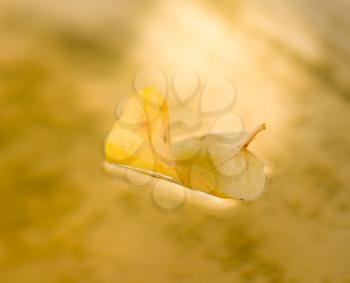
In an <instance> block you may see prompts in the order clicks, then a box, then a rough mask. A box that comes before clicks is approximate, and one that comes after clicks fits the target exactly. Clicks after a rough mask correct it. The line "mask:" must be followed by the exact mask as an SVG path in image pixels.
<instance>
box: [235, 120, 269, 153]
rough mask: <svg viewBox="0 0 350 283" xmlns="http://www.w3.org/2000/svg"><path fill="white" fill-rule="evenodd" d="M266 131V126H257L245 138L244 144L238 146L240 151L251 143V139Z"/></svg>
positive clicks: (263, 124)
mask: <svg viewBox="0 0 350 283" xmlns="http://www.w3.org/2000/svg"><path fill="white" fill-rule="evenodd" d="M265 129H266V124H265V123H262V124H260V125H259V126H257V127H256V128H255V129H254V130H253V131H252V132H251V133H250V134H249V136H248V137H247V139H246V140H245V142H244V143H242V145H241V146H240V149H242V148H247V147H248V145H249V144H250V143H251V142H252V141H253V139H254V138H255V137H256V136H257V135H258V134H259V133H260V132H261V131H263V130H265Z"/></svg>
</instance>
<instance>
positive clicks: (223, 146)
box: [105, 88, 265, 200]
mask: <svg viewBox="0 0 350 283" xmlns="http://www.w3.org/2000/svg"><path fill="white" fill-rule="evenodd" d="M131 117H133V118H131ZM126 118H127V119H126ZM125 120H128V121H133V123H132V125H129V124H128V123H124V122H123V121H125ZM135 122H139V123H136V124H137V126H135ZM263 129H265V125H264V124H263V125H261V126H259V127H258V128H256V129H255V130H254V131H253V132H252V133H224V134H223V133H221V134H208V135H204V136H201V137H192V138H189V139H186V140H183V141H179V142H177V143H172V142H171V141H170V135H169V119H168V108H167V105H166V101H165V99H164V97H163V96H162V95H160V94H158V93H157V92H156V91H155V90H154V89H152V88H144V89H143V90H142V91H140V92H139V93H138V94H137V95H135V96H133V97H131V98H130V99H129V100H128V101H127V103H126V104H125V107H124V111H123V113H122V115H121V116H120V119H119V120H118V121H117V122H116V124H115V125H114V127H113V129H112V131H111V133H110V134H109V136H108V138H107V142H106V147H105V151H106V159H107V161H108V166H109V168H110V165H111V164H115V165H118V166H124V167H127V168H129V169H132V170H135V171H137V172H139V173H141V174H147V175H150V176H153V177H155V178H159V179H162V180H163V182H162V184H164V181H167V182H171V183H176V184H178V185H180V186H182V188H185V189H186V190H187V189H193V190H197V191H201V192H204V193H206V194H208V195H211V196H212V197H213V198H215V199H217V198H218V197H219V198H232V199H242V200H253V199H255V198H256V197H257V196H259V195H260V194H261V192H262V191H263V189H264V186H265V172H264V164H263V163H262V162H261V161H259V160H258V159H257V158H256V157H255V156H254V155H253V154H252V153H251V152H249V151H248V149H247V147H248V145H249V143H250V142H251V141H252V140H253V139H254V138H255V136H256V135H257V134H258V133H259V132H260V131H262V130H263ZM184 145H187V146H184ZM174 188H178V187H176V186H175V187H174ZM165 190H166V189H165ZM162 193H163V192H162ZM192 195H193V194H192ZM214 196H215V197H214Z"/></svg>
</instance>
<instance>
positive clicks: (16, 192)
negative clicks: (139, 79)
mask: <svg viewBox="0 0 350 283" xmlns="http://www.w3.org/2000/svg"><path fill="white" fill-rule="evenodd" d="M349 14H350V2H349V1H347V0H333V1H329V0H328V1H327V0H321V1H320V0H318V1H316V0H308V1H302V0H294V1H278V0H251V1H239V0H231V1H228V0H227V1H207V0H198V1H182V0H180V1H152V0H144V1H126V0H125V1H123V0H118V1H112V0H101V1H93V0H84V1H83V0H76V1H67V0H63V1H45V0H1V1H0V103H1V112H0V128H1V138H0V152H1V158H0V172H1V173H0V174H1V178H0V282H1V283H19V282H26V283H31V282H33V283H34V282H35V283H44V282H50V283H52V282H54V283H56V282H57V283H59V282H65V283H68V282H84V283H88V282H123V283H129V282H130V283H132V282H191V283H193V282H201V283H204V282H213V281H215V282H276V283H278V282H281V283H284V282H308V283H313V282H321V283H331V282H333V283H335V282H336V283H349V282H350V270H349V263H350V203H349V201H350V175H349V172H350V146H349V145H350V133H349V128H350V18H349ZM145 66H153V67H157V68H160V69H162V70H164V72H166V73H167V74H169V75H171V74H172V73H173V72H174V71H176V70H178V69H179V68H183V67H189V68H192V69H194V70H196V71H197V72H198V74H199V75H200V76H201V78H204V79H206V78H210V77H212V76H216V75H220V76H225V77H227V78H229V79H230V80H231V81H232V82H233V83H234V84H235V86H236V89H237V91H238V102H237V105H236V110H237V113H238V114H239V115H240V117H241V118H242V119H243V120H244V121H245V124H246V126H247V128H249V129H250V128H252V127H254V126H255V125H257V124H259V123H261V122H266V123H267V126H268V130H267V131H265V132H264V133H263V134H261V136H259V138H258V141H257V142H255V143H253V144H252V147H251V149H252V150H253V151H254V152H255V153H256V154H257V155H259V156H261V157H262V158H264V159H267V160H269V162H270V163H271V166H272V168H273V175H272V179H271V181H270V183H269V185H268V187H267V190H266V192H265V193H264V194H263V196H262V197H260V198H259V199H258V200H256V201H254V202H250V203H244V202H242V203H240V204H238V205H237V206H236V207H235V208H234V210H232V211H230V212H228V213H226V214H224V215H220V216H215V215H209V214H206V213H204V212H202V211H199V210H197V209H196V208H194V207H190V206H185V207H184V208H183V209H181V210H179V211H177V212H176V213H172V214H165V213H163V212H162V211H160V210H158V209H156V208H155V206H154V205H152V202H151V200H150V196H149V192H148V191H147V190H146V191H142V192H135V191H134V192H132V191H131V190H130V189H129V188H128V185H127V184H126V183H125V182H123V181H121V180H117V179H114V178H111V177H108V176H106V175H105V174H103V173H102V172H101V170H100V168H101V164H102V162H103V152H102V140H103V138H104V136H105V135H106V134H107V133H108V131H109V130H110V128H111V126H112V125H113V123H114V119H115V114H114V113H115V108H116V105H117V103H118V102H119V101H120V100H121V99H123V98H125V97H127V96H129V95H130V94H131V93H132V83H131V80H132V78H133V76H134V75H135V73H136V72H137V71H138V70H139V69H140V68H142V67H145Z"/></svg>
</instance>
